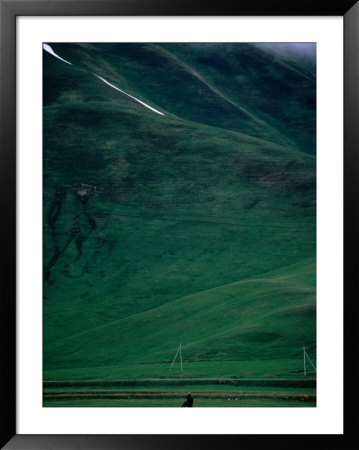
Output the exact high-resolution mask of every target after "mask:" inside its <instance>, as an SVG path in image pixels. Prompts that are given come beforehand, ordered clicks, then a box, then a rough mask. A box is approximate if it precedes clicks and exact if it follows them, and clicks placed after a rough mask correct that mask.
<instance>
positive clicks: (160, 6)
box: [0, 0, 359, 450]
mask: <svg viewBox="0 0 359 450" xmlns="http://www.w3.org/2000/svg"><path fill="white" fill-rule="evenodd" d="M116 15H117V16H130V15H131V16H137V15H138V16H342V17H343V18H344V237H345V239H344V268H343V270H344V286H345V288H344V294H346V296H344V322H345V348H344V358H345V366H344V375H345V391H344V407H345V408H344V411H345V413H344V434H342V435H330V434H328V435H286V434H282V435H190V436H188V435H18V434H16V17H18V16H116ZM0 30H1V31H0V51H1V65H0V71H1V74H0V75H1V78H0V80H1V81H0V82H1V86H0V94H1V97H0V127H1V128H0V171H1V172H0V183H1V188H0V199H1V204H0V211H1V213H2V218H1V225H0V227H1V230H0V233H1V234H0V236H1V248H0V250H1V253H0V254H1V257H2V262H3V264H2V271H1V287H2V291H1V294H2V295H1V302H0V305H1V315H0V317H1V324H0V330H1V339H0V342H1V367H2V368H1V371H0V373H1V410H2V413H3V414H2V419H1V440H0V445H1V446H2V447H1V448H6V449H20V448H21V449H50V448H52V449H60V448H61V449H75V448H78V449H152V448H153V449H158V450H161V449H173V450H175V449H182V448H188V449H191V448H196V449H197V448H201V446H203V447H206V448H229V447H232V446H237V447H238V446H239V447H241V448H244V449H247V448H267V449H268V448H275V449H281V448H288V445H291V446H294V447H295V448H297V447H298V448H299V447H301V448H314V446H315V447H317V446H318V445H321V444H323V443H324V441H325V447H326V448H327V449H328V448H333V449H334V448H335V449H338V448H347V445H349V447H350V445H351V444H350V442H351V437H352V434H353V435H354V433H353V431H354V426H355V419H356V417H355V414H354V413H350V411H351V406H354V405H352V402H353V395H352V393H351V390H352V389H354V382H353V381H354V379H355V378H356V375H357V367H356V355H357V352H356V349H355V348H354V346H355V343H356V342H357V339H356V338H357V331H356V330H357V328H358V327H356V326H355V325H356V324H355V319H356V315H355V312H356V298H357V295H355V292H356V289H355V288H356V287H355V285H354V283H356V279H357V277H356V275H357V272H358V271H357V263H355V261H356V259H355V256H356V251H357V248H358V246H357V240H358V237H357V235H358V233H357V230H358V220H357V214H356V212H357V210H358V208H357V197H356V195H355V194H356V191H357V189H358V181H357V180H358V173H359V171H358V169H359V152H358V150H357V142H359V126H358V124H359V54H358V53H359V2H358V1H357V0H340V1H339V0H337V1H336V2H327V1H323V0H317V1H315V0H302V1H301V2H288V1H283V0H244V1H237V2H231V1H227V0H222V1H221V2H210V1H207V2H204V1H198V0H192V1H187V0H182V1H179V0H172V1H169V0H86V1H84V0H54V1H53V0H0ZM353 392H355V391H353ZM353 411H355V409H353ZM349 447H348V448H349Z"/></svg>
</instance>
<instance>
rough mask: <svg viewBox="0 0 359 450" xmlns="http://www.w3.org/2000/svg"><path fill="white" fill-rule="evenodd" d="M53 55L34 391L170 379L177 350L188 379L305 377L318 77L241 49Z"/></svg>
mask: <svg viewBox="0 0 359 450" xmlns="http://www.w3.org/2000/svg"><path fill="white" fill-rule="evenodd" d="M49 45H50V46H51V47H50V48H51V49H52V51H53V52H54V54H50V53H49V51H48V49H47V50H46V49H44V60H43V61H44V66H43V67H44V72H43V73H44V78H43V83H44V84H43V105H44V108H43V125H44V126H43V138H44V141H43V163H44V166H43V167H44V169H43V205H44V208H43V212H44V217H43V224H44V227H43V237H44V239H43V245H44V249H43V261H44V301H43V313H44V320H43V336H44V340H43V343H44V349H43V352H44V360H43V362H44V378H45V379H54V378H61V377H67V378H71V377H73V378H76V377H78V376H79V373H81V376H85V377H91V376H108V375H109V374H110V376H111V375H112V374H115V373H119V371H120V372H121V375H122V376H125V377H131V376H134V374H137V373H141V374H143V375H146V374H151V375H154V376H164V375H166V376H168V367H169V364H170V363H171V361H172V359H173V356H174V354H175V352H176V350H177V347H178V345H179V343H180V342H181V343H182V346H183V354H184V358H185V362H186V367H185V370H184V371H183V374H187V375H188V374H191V375H195V374H201V376H219V371H218V367H219V366H218V364H222V368H221V370H220V374H221V376H223V375H227V376H231V375H232V376H242V375H243V372H242V371H241V367H242V365H241V364H243V363H244V362H247V363H249V362H251V361H252V362H255V364H256V374H260V375H263V376H264V375H265V373H267V370H268V367H270V366H271V361H272V362H273V363H272V367H273V368H274V367H276V369H273V370H274V373H275V374H276V375H280V376H287V375H288V373H290V372H295V371H296V370H300V369H301V364H302V362H301V361H302V350H301V349H302V345H303V344H305V345H306V347H307V348H309V351H310V352H311V354H312V355H315V346H316V325H315V324H316V307H315V305H316V292H315V285H316V276H315V274H316V268H315V255H316V253H315V252H316V215H315V214H316V160H315V125H316V124H315V114H316V111H315V93H316V80H315V76H314V75H313V73H311V72H309V71H308V70H307V69H306V68H304V67H301V66H300V65H299V64H294V63H293V64H289V63H288V61H287V60H286V59H285V58H283V60H281V58H280V57H279V56H278V55H275V57H274V56H273V55H271V54H269V53H266V52H264V51H262V50H261V49H259V48H257V47H255V46H252V45H250V44H165V43H162V44H150V43H146V44H84V43H80V44H52V43H50V44H49ZM60 58H61V59H60ZM278 361H280V364H279V365H278ZM237 363H238V366H237ZM191 364H192V366H191ZM191 367H193V370H192V369H191ZM226 367H228V370H227V369H226ZM261 367H262V368H263V369H261ZM173 373H176V374H177V375H178V374H179V372H178V369H176V370H175V371H174V372H173Z"/></svg>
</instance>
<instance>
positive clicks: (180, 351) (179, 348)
mask: <svg viewBox="0 0 359 450" xmlns="http://www.w3.org/2000/svg"><path fill="white" fill-rule="evenodd" d="M178 353H179V354H180V363H181V370H183V366H182V344H181V343H180V345H179V347H178V349H177V352H176V354H175V357H174V358H173V361H172V364H171V367H170V370H171V369H172V366H173V364H174V363H175V361H176V358H177V355H178Z"/></svg>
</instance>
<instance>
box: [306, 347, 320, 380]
mask: <svg viewBox="0 0 359 450" xmlns="http://www.w3.org/2000/svg"><path fill="white" fill-rule="evenodd" d="M305 357H307V358H308V361H309V362H310V364H311V366H312V367H313V369H314V371H315V372H316V371H317V369H316V368H315V365H314V364H313V363H312V360H311V359H310V358H309V356H308V353H307V352H306V350H305V347H304V345H303V360H304V376H305V377H306V376H307V368H306V361H305Z"/></svg>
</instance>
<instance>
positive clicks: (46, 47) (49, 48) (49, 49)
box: [42, 44, 72, 66]
mask: <svg viewBox="0 0 359 450" xmlns="http://www.w3.org/2000/svg"><path fill="white" fill-rule="evenodd" d="M42 48H43V49H44V50H46V51H47V52H49V53H50V55H52V56H55V58H58V59H61V61H63V62H65V63H66V64H70V66H72V63H70V62H68V61H66V59H63V58H61V57H60V56H59V55H57V54H56V53H55V52H54V51H53V50H52V48H51V47H50V45H48V44H42Z"/></svg>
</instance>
